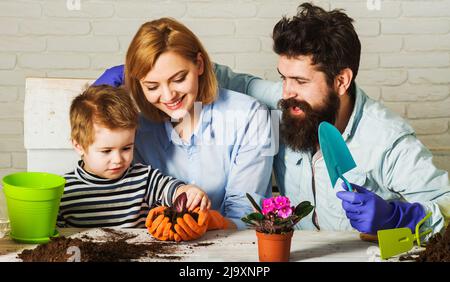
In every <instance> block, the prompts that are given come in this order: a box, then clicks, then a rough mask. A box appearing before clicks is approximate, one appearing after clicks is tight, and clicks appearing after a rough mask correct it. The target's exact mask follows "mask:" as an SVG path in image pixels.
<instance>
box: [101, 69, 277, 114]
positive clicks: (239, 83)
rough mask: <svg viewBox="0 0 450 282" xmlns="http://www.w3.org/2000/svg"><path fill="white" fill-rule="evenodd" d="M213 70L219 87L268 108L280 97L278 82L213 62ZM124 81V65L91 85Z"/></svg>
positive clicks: (110, 70)
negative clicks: (244, 95) (237, 71)
mask: <svg viewBox="0 0 450 282" xmlns="http://www.w3.org/2000/svg"><path fill="white" fill-rule="evenodd" d="M214 72H215V74H216V77H217V80H218V82H219V87H221V88H225V89H230V90H233V91H236V92H241V93H244V94H247V95H250V96H252V97H254V98H256V99H257V100H259V101H260V102H261V103H263V104H265V105H266V106H267V107H268V108H269V109H272V110H273V109H276V108H277V103H278V100H280V99H281V93H282V92H281V91H282V85H281V83H280V82H278V83H277V82H273V81H268V80H263V79H261V78H259V77H256V76H252V75H250V74H244V73H235V72H233V71H232V70H231V69H230V68H229V67H227V66H224V65H219V64H214ZM123 83H124V65H119V66H115V67H112V68H109V69H107V70H106V71H105V72H104V73H103V74H102V75H101V76H100V77H99V78H98V79H97V80H96V81H95V82H94V84H93V85H100V84H108V85H111V86H115V87H118V86H120V85H122V84H123Z"/></svg>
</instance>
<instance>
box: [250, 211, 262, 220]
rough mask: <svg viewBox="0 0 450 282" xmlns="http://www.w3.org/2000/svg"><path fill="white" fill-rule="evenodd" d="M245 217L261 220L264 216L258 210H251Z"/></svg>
mask: <svg viewBox="0 0 450 282" xmlns="http://www.w3.org/2000/svg"><path fill="white" fill-rule="evenodd" d="M247 218H248V219H250V220H263V219H264V216H263V215H262V214H261V213H259V212H253V213H250V214H248V215H247Z"/></svg>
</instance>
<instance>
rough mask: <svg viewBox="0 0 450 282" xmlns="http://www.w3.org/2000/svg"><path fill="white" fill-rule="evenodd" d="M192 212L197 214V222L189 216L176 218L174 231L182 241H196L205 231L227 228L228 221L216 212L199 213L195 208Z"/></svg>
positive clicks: (198, 209)
mask: <svg viewBox="0 0 450 282" xmlns="http://www.w3.org/2000/svg"><path fill="white" fill-rule="evenodd" d="M194 212H196V213H198V221H197V222H196V221H195V220H194V219H193V218H192V216H191V215H189V214H185V215H184V216H183V218H178V219H177V224H175V230H176V231H177V233H178V235H180V236H181V237H182V240H184V241H189V240H195V239H198V238H200V237H201V236H203V234H205V232H206V231H207V230H216V229H227V228H228V221H227V220H226V219H225V217H223V216H222V215H221V214H220V213H219V212H218V211H216V210H209V211H200V208H198V207H197V208H195V209H194Z"/></svg>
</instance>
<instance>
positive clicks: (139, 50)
mask: <svg viewBox="0 0 450 282" xmlns="http://www.w3.org/2000/svg"><path fill="white" fill-rule="evenodd" d="M168 51H172V52H175V53H177V54H178V55H180V56H182V57H184V58H186V59H188V60H190V61H192V62H194V63H195V64H197V55H198V53H200V54H201V55H202V57H203V62H204V71H203V74H202V75H200V76H199V88H198V96H197V101H200V102H202V103H203V104H210V103H212V102H213V101H214V100H215V99H216V97H217V80H216V77H215V75H214V70H213V66H212V63H211V60H210V58H209V56H208V53H207V52H206V50H205V48H204V47H203V45H202V43H201V42H200V40H199V39H198V38H197V36H195V34H194V33H193V32H192V31H191V30H189V28H187V27H186V26H184V25H183V24H181V23H180V22H178V21H176V20H174V19H171V18H161V19H158V20H154V21H150V22H147V23H144V24H143V25H142V26H141V27H140V28H139V30H138V31H137V33H136V35H135V36H134V38H133V40H132V41H131V43H130V46H129V47H128V51H127V56H126V62H125V87H126V88H127V89H128V91H129V92H131V94H132V96H133V98H134V100H135V102H136V104H137V106H138V107H139V109H140V111H141V112H142V113H143V114H144V116H145V117H146V118H147V119H149V120H152V121H154V122H161V121H164V120H167V119H168V118H169V117H168V115H167V114H165V113H164V112H163V111H161V110H159V109H157V108H156V107H155V106H153V105H152V104H151V103H150V102H148V101H147V99H146V98H145V95H144V92H143V90H142V86H141V84H140V80H141V79H142V78H144V77H145V76H146V75H147V74H148V72H150V70H151V69H152V68H153V66H154V65H155V63H156V60H158V58H159V56H160V55H161V54H163V53H164V52H168Z"/></svg>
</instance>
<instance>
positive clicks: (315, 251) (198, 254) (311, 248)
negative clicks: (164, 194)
mask: <svg viewBox="0 0 450 282" xmlns="http://www.w3.org/2000/svg"><path fill="white" fill-rule="evenodd" d="M59 231H60V234H61V235H64V236H71V237H78V236H83V235H88V236H91V237H93V238H96V236H99V235H100V233H102V232H103V231H102V229H99V228H95V229H75V228H67V229H66V228H63V229H60V230H59ZM120 231H125V232H127V233H129V232H131V233H134V234H136V235H137V236H136V237H135V238H134V239H130V240H128V241H127V242H130V243H132V242H136V243H145V242H149V241H153V240H155V239H153V238H152V237H151V236H150V235H149V234H148V233H147V230H146V229H120ZM104 235H105V233H104V232H103V238H104ZM198 243H209V244H198ZM193 246H195V248H193ZM35 247H36V245H32V244H31V245H30V244H21V243H17V242H15V241H13V240H11V239H10V238H9V237H5V238H2V239H0V261H20V260H19V259H18V258H17V254H18V253H20V252H21V251H22V250H23V249H32V248H35ZM177 248H179V249H178V250H179V252H178V253H179V254H182V255H180V256H181V260H177V261H208V262H209V261H218V262H246V261H248V262H256V261H258V245H257V240H256V234H255V231H254V230H243V231H230V230H228V231H226V230H219V231H209V232H207V233H206V234H205V235H204V236H203V237H202V238H200V239H198V240H196V241H191V242H182V243H180V244H179V245H178V246H177ZM377 248H378V245H377V244H376V243H371V242H366V241H362V240H361V239H360V238H359V233H358V232H333V231H302V230H297V231H295V232H294V236H293V238H292V244H291V255H290V261H333V262H336V261H350V262H358V261H359V262H369V261H377V259H376V258H377V256H376V255H375V252H376V250H378V249H377ZM177 255H178V254H177ZM152 260H153V259H144V261H152ZM159 261H164V260H161V259H159ZM165 261H168V260H165ZM378 261H379V256H378Z"/></svg>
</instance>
